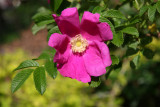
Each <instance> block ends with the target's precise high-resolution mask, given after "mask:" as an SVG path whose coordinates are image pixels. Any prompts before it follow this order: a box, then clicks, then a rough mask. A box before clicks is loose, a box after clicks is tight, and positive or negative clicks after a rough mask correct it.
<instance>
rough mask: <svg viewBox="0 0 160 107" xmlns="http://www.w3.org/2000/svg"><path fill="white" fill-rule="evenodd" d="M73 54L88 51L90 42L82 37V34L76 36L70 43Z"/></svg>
mask: <svg viewBox="0 0 160 107" xmlns="http://www.w3.org/2000/svg"><path fill="white" fill-rule="evenodd" d="M70 44H71V49H72V52H74V53H77V52H78V53H82V52H84V51H85V50H86V48H87V46H88V42H87V40H86V39H84V38H83V37H82V35H81V34H78V35H76V36H75V37H73V38H72V39H71V41H70Z"/></svg>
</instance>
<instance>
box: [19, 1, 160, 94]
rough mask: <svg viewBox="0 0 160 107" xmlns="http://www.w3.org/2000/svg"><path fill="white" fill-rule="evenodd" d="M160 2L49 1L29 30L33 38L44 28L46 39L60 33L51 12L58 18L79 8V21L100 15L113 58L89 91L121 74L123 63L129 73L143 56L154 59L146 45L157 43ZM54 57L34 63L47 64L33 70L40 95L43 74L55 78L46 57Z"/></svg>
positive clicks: (43, 58)
mask: <svg viewBox="0 0 160 107" xmlns="http://www.w3.org/2000/svg"><path fill="white" fill-rule="evenodd" d="M159 2H160V1H150V0H140V1H137V0H133V1H132V0H121V1H120V3H114V1H113V2H110V1H108V0H103V1H101V0H95V1H92V0H87V1H85V0H81V1H78V0H77V1H72V2H71V1H70V0H68V1H66V0H59V1H56V0H51V3H50V7H51V8H50V9H47V8H45V7H41V8H40V9H39V10H38V11H37V14H35V15H34V16H33V17H32V19H33V20H34V22H35V25H34V26H33V29H32V30H33V33H34V34H36V32H38V31H39V30H41V29H42V28H44V27H46V28H47V30H48V32H49V33H48V37H47V38H49V37H50V36H51V34H52V33H55V32H59V30H58V29H57V28H58V27H57V26H56V23H55V22H54V20H53V19H52V18H51V14H52V11H53V12H54V13H57V14H59V13H60V12H61V11H62V10H63V9H65V8H66V7H67V6H68V7H69V6H70V7H73V6H77V7H79V8H78V9H79V12H80V17H81V14H82V13H83V12H84V11H91V12H93V13H99V14H100V15H101V17H100V21H101V22H107V23H108V24H109V25H110V27H111V30H112V32H113V40H112V41H111V42H107V45H108V46H109V49H110V51H111V55H114V57H112V63H113V64H112V65H111V66H110V67H108V68H106V70H107V73H106V76H105V78H103V79H102V80H103V81H102V80H101V82H100V81H99V80H96V81H94V79H93V81H92V82H91V83H89V84H90V85H91V86H92V87H97V86H99V85H100V83H103V82H104V81H106V80H107V79H108V78H109V77H110V76H109V75H110V74H111V73H112V72H114V73H115V72H117V73H118V72H122V71H123V70H121V69H123V67H124V63H125V60H128V61H130V63H127V64H128V65H130V67H131V68H132V69H137V68H138V66H139V60H141V57H142V55H143V56H145V57H146V58H148V59H152V58H153V57H154V55H155V52H156V50H153V49H152V48H148V47H147V45H148V44H149V43H151V42H152V38H153V37H154V38H156V39H158V36H157V35H158V33H159V30H158V28H160V25H159V23H158V22H159V21H160V17H159V16H160V13H158V12H159V4H160V3H159ZM56 4H57V5H56ZM86 4H87V6H86ZM51 10H52V11H51ZM155 19H156V20H155ZM152 24H155V25H156V26H157V27H151V28H150V29H154V30H150V29H148V27H149V26H150V25H152ZM147 35H150V37H147ZM116 51H120V52H119V53H121V54H116ZM53 55H54V53H51V52H50V51H49V52H47V53H45V54H44V53H43V54H41V55H40V56H39V57H38V58H36V59H34V60H44V61H45V63H48V64H47V65H45V67H46V68H47V69H45V68H44V65H39V66H35V69H34V80H35V81H34V82H35V86H36V89H37V90H38V91H39V92H40V93H41V94H43V93H44V91H45V88H46V79H45V78H46V77H45V71H46V72H47V73H48V74H49V75H50V76H51V77H52V78H54V79H55V77H56V76H57V73H56V72H57V71H56V68H55V66H53V65H54V64H51V63H49V62H50V61H52V60H51V59H52V57H49V56H53ZM29 67H30V66H27V67H26V66H25V67H22V69H23V68H27V69H28V68H29ZM53 67H54V68H53ZM16 69H18V68H16ZM29 69H30V68H29ZM38 71H39V72H38ZM20 72H22V71H20ZM38 73H39V74H38ZM41 73H43V74H41ZM17 75H18V74H17ZM42 75H43V76H42ZM37 76H39V77H37ZM16 77H17V76H16ZM40 77H42V78H40ZM123 77H124V75H122V74H120V75H119V77H118V78H119V81H120V85H122V86H124V85H125V84H126V80H125V79H123ZM19 79H21V78H17V81H18V80H19ZM100 86H101V85H100ZM115 87H117V85H115Z"/></svg>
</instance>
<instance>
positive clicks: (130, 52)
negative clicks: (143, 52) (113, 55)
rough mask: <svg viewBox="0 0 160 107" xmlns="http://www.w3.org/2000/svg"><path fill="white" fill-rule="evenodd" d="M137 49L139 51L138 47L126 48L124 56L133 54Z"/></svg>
mask: <svg viewBox="0 0 160 107" xmlns="http://www.w3.org/2000/svg"><path fill="white" fill-rule="evenodd" d="M138 51H139V50H138V49H133V48H127V51H126V56H131V55H134V54H136V53H137V52H138Z"/></svg>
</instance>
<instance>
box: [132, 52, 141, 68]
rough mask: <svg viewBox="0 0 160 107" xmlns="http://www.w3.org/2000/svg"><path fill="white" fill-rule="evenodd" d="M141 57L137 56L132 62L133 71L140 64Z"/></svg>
mask: <svg viewBox="0 0 160 107" xmlns="http://www.w3.org/2000/svg"><path fill="white" fill-rule="evenodd" d="M139 59H140V55H136V56H135V57H134V58H133V60H132V61H131V62H130V66H131V68H132V69H136V68H137V66H138V64H139Z"/></svg>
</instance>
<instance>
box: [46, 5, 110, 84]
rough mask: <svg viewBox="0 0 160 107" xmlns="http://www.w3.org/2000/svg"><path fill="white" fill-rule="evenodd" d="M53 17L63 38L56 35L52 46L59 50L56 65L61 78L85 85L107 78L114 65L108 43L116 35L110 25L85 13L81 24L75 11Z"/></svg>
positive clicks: (97, 17)
mask: <svg viewBox="0 0 160 107" xmlns="http://www.w3.org/2000/svg"><path fill="white" fill-rule="evenodd" d="M53 17H54V19H55V21H56V23H57V25H58V27H59V29H60V31H61V33H62V34H58V33H54V34H52V35H51V37H50V39H49V42H48V45H49V46H51V47H53V48H55V49H56V54H55V56H54V62H56V63H57V69H58V71H59V72H60V74H61V75H63V76H64V77H70V78H72V79H77V80H78V81H82V82H84V83H87V82H90V81H91V76H95V77H97V76H101V75H103V74H105V73H106V67H107V66H110V65H111V63H112V61H111V57H110V53H109V49H108V47H107V45H106V44H105V43H104V41H107V40H111V39H112V38H113V34H112V31H111V29H110V26H109V25H108V24H107V23H105V22H104V23H101V22H99V17H100V15H99V14H98V13H95V14H93V13H90V12H88V11H85V12H84V14H83V17H82V20H81V23H80V21H79V15H78V10H77V8H75V7H73V8H67V9H65V10H63V11H62V13H61V15H60V16H56V15H55V14H53Z"/></svg>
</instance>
